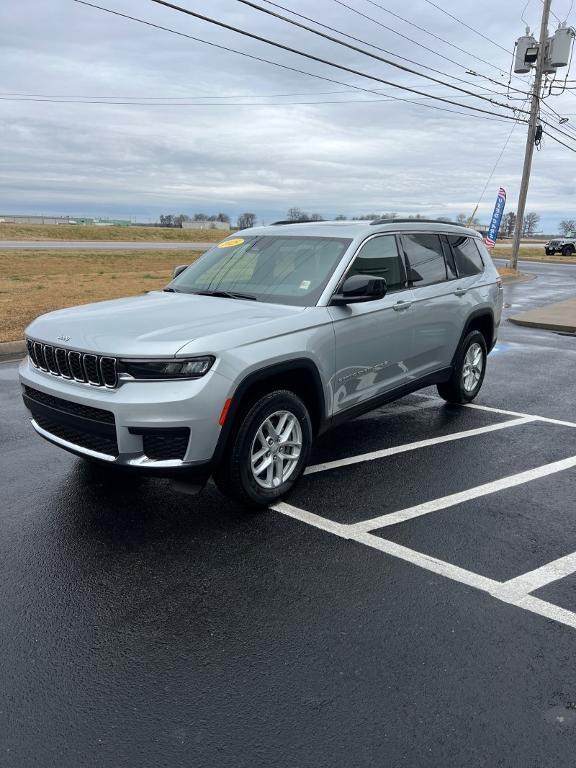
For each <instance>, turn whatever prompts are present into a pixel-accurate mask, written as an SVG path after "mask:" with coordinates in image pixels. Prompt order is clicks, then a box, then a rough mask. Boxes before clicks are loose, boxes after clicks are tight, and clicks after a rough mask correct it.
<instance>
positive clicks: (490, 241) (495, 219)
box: [484, 187, 506, 251]
mask: <svg viewBox="0 0 576 768" xmlns="http://www.w3.org/2000/svg"><path fill="white" fill-rule="evenodd" d="M505 205H506V190H505V189H502V187H500V190H499V191H498V197H497V198H496V205H495V206H494V213H493V214H492V221H491V222H490V227H489V229H488V234H487V235H486V239H485V240H484V243H485V244H486V248H488V249H489V250H490V251H491V250H492V248H494V246H495V245H496V238H497V237H498V230H499V229H500V222H501V221H502V214H503V213H504V206H505Z"/></svg>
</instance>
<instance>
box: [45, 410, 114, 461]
mask: <svg viewBox="0 0 576 768" xmlns="http://www.w3.org/2000/svg"><path fill="white" fill-rule="evenodd" d="M34 420H35V422H36V423H37V424H38V425H39V426H40V427H42V429H45V430H46V432H50V434H51V435H55V436H56V437H59V438H61V439H62V440H66V441H67V442H68V443H73V444H74V445H77V446H79V447H80V448H87V449H88V450H90V451H96V452H97V453H104V454H106V455H107V456H118V442H117V440H116V438H115V437H113V436H112V435H104V434H95V433H93V432H85V431H83V430H81V429H79V428H76V427H72V426H69V425H67V424H61V423H59V422H57V421H55V420H54V419H51V418H50V417H49V416H46V415H44V414H41V413H37V414H34Z"/></svg>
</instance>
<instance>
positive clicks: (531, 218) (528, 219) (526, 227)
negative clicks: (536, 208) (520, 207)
mask: <svg viewBox="0 0 576 768" xmlns="http://www.w3.org/2000/svg"><path fill="white" fill-rule="evenodd" d="M539 223H540V216H539V215H538V214H537V213H527V214H526V216H525V217H524V222H523V224H522V236H523V237H533V236H534V233H535V232H536V228H537V227H538V224H539Z"/></svg>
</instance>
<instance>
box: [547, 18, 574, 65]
mask: <svg viewBox="0 0 576 768" xmlns="http://www.w3.org/2000/svg"><path fill="white" fill-rule="evenodd" d="M573 34H574V33H573V32H572V30H571V29H570V28H569V27H560V28H559V29H557V30H556V32H555V33H554V36H553V37H551V38H550V48H549V53H548V58H549V62H550V65H551V66H553V67H566V66H568V62H569V61H570V49H571V47H572V36H573Z"/></svg>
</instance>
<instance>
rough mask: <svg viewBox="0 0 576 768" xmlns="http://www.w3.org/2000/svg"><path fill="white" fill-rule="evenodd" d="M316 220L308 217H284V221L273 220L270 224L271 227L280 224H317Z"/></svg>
mask: <svg viewBox="0 0 576 768" xmlns="http://www.w3.org/2000/svg"><path fill="white" fill-rule="evenodd" d="M317 223H318V222H317V221H310V219H285V220H284V221H273V222H272V224H270V226H271V227H277V226H279V225H280V224H317Z"/></svg>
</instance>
